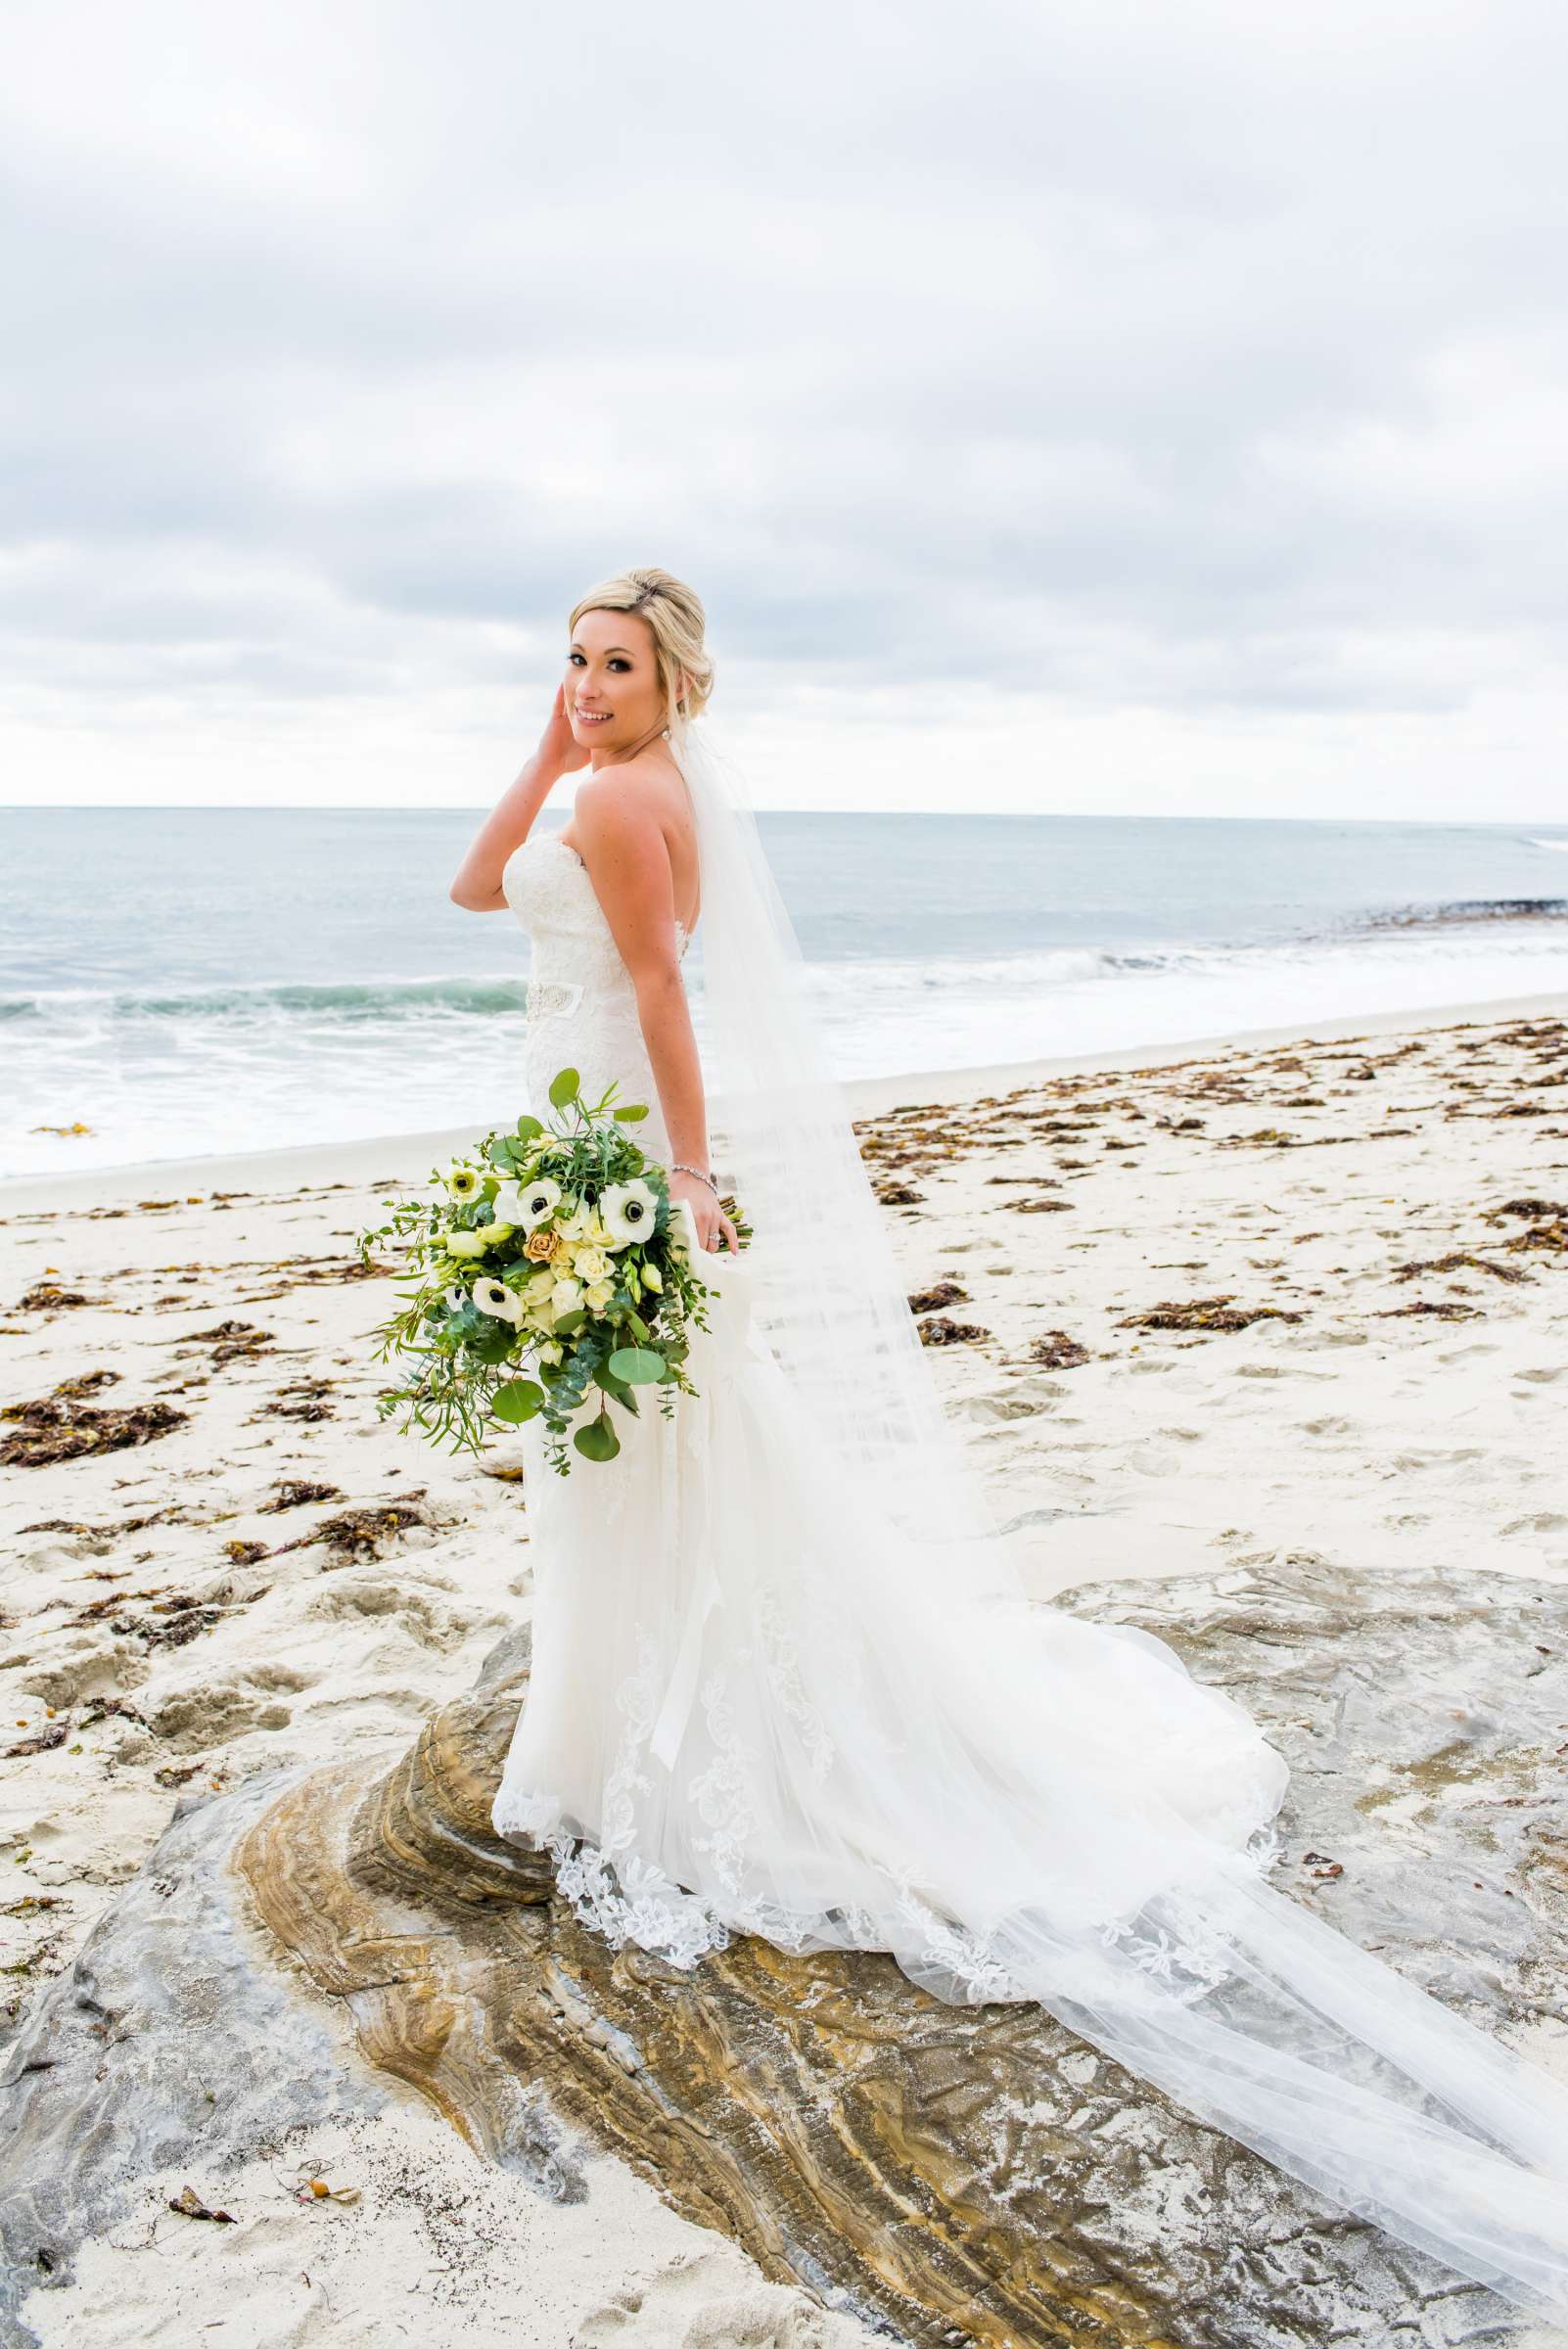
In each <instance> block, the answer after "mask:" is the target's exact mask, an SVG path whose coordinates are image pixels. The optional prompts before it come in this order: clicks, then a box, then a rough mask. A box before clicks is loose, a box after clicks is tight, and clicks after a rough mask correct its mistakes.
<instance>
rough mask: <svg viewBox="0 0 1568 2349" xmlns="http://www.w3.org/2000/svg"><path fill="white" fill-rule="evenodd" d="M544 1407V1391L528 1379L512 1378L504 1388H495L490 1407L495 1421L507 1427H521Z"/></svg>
mask: <svg viewBox="0 0 1568 2349" xmlns="http://www.w3.org/2000/svg"><path fill="white" fill-rule="evenodd" d="M543 1406H544V1389H543V1388H542V1387H536V1386H535V1385H534V1383H533V1381H532V1379H530V1378H514V1379H512V1380H511V1381H510V1382H509V1383H508V1384H507V1385H506V1386H504V1387H497V1388H496V1390H495V1394H494V1396H493V1398H492V1400H491V1405H490V1407H491V1409H492V1410H493V1411H494V1413H495V1416H496V1418H497V1419H504V1420H505V1421H506V1423H507V1425H508V1427H521V1426H522V1424H523V1422H524V1420H525V1419H531V1418H532V1417H533V1416H534V1414H535V1413H536V1412H537V1411H539V1410H542V1408H543Z"/></svg>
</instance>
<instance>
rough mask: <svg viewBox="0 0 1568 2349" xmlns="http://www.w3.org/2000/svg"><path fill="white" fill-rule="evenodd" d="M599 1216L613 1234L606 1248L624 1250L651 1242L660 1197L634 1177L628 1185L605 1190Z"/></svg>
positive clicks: (637, 1176) (641, 1180)
mask: <svg viewBox="0 0 1568 2349" xmlns="http://www.w3.org/2000/svg"><path fill="white" fill-rule="evenodd" d="M599 1213H600V1215H601V1216H602V1217H603V1219H604V1222H605V1228H606V1229H607V1231H608V1232H609V1234H610V1236H609V1238H608V1239H607V1240H606V1242H605V1246H606V1247H607V1248H609V1249H611V1250H615V1249H617V1248H624V1247H627V1246H628V1245H629V1244H630V1242H631V1241H633V1240H649V1239H652V1237H653V1229H654V1219H655V1217H656V1216H657V1215H658V1213H659V1196H658V1193H657V1192H656V1191H654V1190H653V1189H651V1188H650V1186H649V1185H648V1184H647V1183H646V1182H644V1181H643V1179H642V1176H641V1175H640V1174H634V1175H633V1176H632V1178H631V1180H630V1181H629V1182H612V1183H610V1184H609V1185H608V1186H607V1187H606V1189H605V1192H604V1194H603V1196H602V1198H601V1199H600V1201H599Z"/></svg>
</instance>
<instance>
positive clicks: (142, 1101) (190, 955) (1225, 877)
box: [0, 806, 1568, 1181]
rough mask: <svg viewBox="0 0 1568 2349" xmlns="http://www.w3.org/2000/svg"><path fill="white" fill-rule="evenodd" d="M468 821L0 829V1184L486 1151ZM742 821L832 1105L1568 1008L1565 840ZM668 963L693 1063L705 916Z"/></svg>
mask: <svg viewBox="0 0 1568 2349" xmlns="http://www.w3.org/2000/svg"><path fill="white" fill-rule="evenodd" d="M483 815H484V810H483V809H478V808H462V809H435V808H428V809H427V808H393V809H360V808H260V807H239V808H219V807H153V806H140V807H130V808H98V807H80V808H70V807H64V808H32V807H16V808H3V809H0V838H3V839H4V842H5V849H6V853H5V856H4V859H3V864H0V1051H3V1055H4V1067H5V1075H6V1083H5V1088H4V1101H3V1107H0V1181H8V1180H12V1181H14V1180H18V1179H21V1178H36V1177H37V1176H39V1175H41V1174H49V1173H50V1172H51V1171H52V1170H55V1169H59V1170H61V1171H67V1170H77V1169H85V1168H107V1167H115V1166H120V1165H128V1164H133V1163H140V1162H144V1161H157V1160H161V1159H167V1160H179V1159H185V1158H190V1157H202V1156H207V1155H216V1154H224V1153H229V1152H235V1151H241V1150H251V1149H265V1148H273V1147H280V1146H287V1145H290V1144H298V1143H308V1142H330V1141H340V1140H347V1139H353V1138H357V1137H359V1136H362V1135H369V1134H389V1135H391V1134H395V1133H400V1132H414V1131H423V1130H428V1129H431V1128H444V1127H452V1126H461V1125H466V1124H474V1123H480V1122H484V1121H487V1120H492V1119H493V1120H497V1121H499V1120H501V1119H505V1120H506V1121H508V1122H510V1121H511V1120H512V1119H513V1118H515V1117H516V1116H517V1114H518V1112H519V1110H520V1109H521V1108H523V1107H524V1106H530V1105H529V1104H527V1102H526V1093H525V1089H524V1085H523V1078H522V1059H523V1054H522V1037H523V1031H524V1027H525V1024H526V1011H525V1004H526V997H527V990H528V971H529V953H530V948H529V941H528V937H527V934H526V933H525V931H524V930H523V928H522V926H521V924H520V923H519V922H518V921H517V920H516V918H515V917H514V916H512V915H510V914H507V913H499V914H490V915H483V916H479V915H474V914H470V913H465V912H464V911H463V910H462V909H461V908H459V907H457V906H454V905H453V904H452V903H451V902H450V900H449V898H448V897H447V894H446V893H447V889H448V886H449V883H450V879H451V876H452V874H453V873H454V872H455V871H456V869H457V866H458V863H459V862H460V861H461V858H462V855H463V853H464V852H465V850H466V849H467V846H468V844H469V842H470V841H471V840H472V838H473V835H474V832H475V830H476V829H477V827H478V825H479V823H480V822H481V821H482V820H483ZM564 820H565V817H564V814H563V815H558V814H557V812H556V811H555V810H553V809H552V810H550V811H549V813H548V814H547V815H546V816H543V817H541V818H540V824H541V827H542V828H543V829H545V830H552V829H559V826H560V823H561V822H562V821H564ZM759 822H760V825H761V833H762V838H763V842H764V845H765V847H766V850H767V852H768V855H769V858H770V860H771V862H772V865H773V869H774V872H775V874H776V875H777V878H778V884H779V888H780V890H781V892H782V894H783V897H784V898H785V901H786V903H787V904H788V906H789V908H790V912H791V915H792V917H793V919H794V921H795V924H796V928H797V930H798V932H799V935H800V939H801V944H802V948H803V952H804V954H805V956H806V959H807V984H808V987H809V990H810V994H811V998H812V1001H813V1004H814V1007H815V1009H816V1012H817V1014H818V1016H819V1018H820V1020H821V1022H822V1027H823V1034H824V1041H825V1049H826V1053H827V1057H828V1063H829V1068H830V1072H831V1074H833V1075H835V1076H837V1077H840V1078H845V1079H858V1078H865V1077H880V1076H895V1075H899V1074H901V1073H902V1072H904V1071H906V1070H907V1071H910V1072H913V1071H915V1070H922V1071H924V1070H932V1069H963V1068H967V1067H977V1068H978V1067H985V1066H988V1065H990V1064H992V1063H995V1062H1006V1061H1020V1060H1029V1059H1036V1058H1043V1057H1051V1058H1056V1057H1069V1056H1073V1055H1076V1054H1088V1053H1098V1052H1109V1051H1114V1050H1116V1049H1118V1048H1119V1047H1122V1046H1127V1047H1132V1046H1135V1045H1143V1044H1161V1043H1166V1042H1170V1043H1179V1042H1181V1041H1183V1040H1186V1039H1190V1038H1195V1037H1198V1036H1212V1035H1218V1034H1223V1033H1227V1032H1229V1031H1232V1030H1236V1029H1242V1028H1262V1027H1278V1026H1286V1025H1290V1024H1292V1023H1296V1022H1299V1023H1300V1024H1301V1026H1302V1027H1303V1028H1304V1029H1306V1028H1309V1027H1311V1025H1312V1024H1313V1023H1314V1021H1319V1020H1328V1019H1339V1018H1343V1017H1346V1016H1356V1015H1360V1014H1362V1013H1379V1012H1399V1011H1407V1010H1408V1011H1412V1012H1417V1011H1420V1010H1421V1009H1423V1008H1425V1007H1428V1006H1435V1005H1438V1004H1444V1003H1451V1002H1457V1001H1481V1000H1485V999H1487V998H1488V997H1502V996H1506V995H1513V994H1528V993H1536V992H1547V991H1551V990H1559V989H1561V990H1568V861H1565V859H1568V825H1564V826H1553V825H1542V824H1539V823H1531V822H1520V823H1488V824H1475V823H1453V822H1444V823H1432V824H1412V823H1384V822H1377V821H1369V820H1368V821H1354V822H1353V821H1346V820H1342V819H1334V820H1317V819H1313V818H1286V817H1225V816H1212V817H1209V816H1103V817H1102V816H1078V815H1010V814H1008V815H1004V814H974V815H971V814H959V813H951V814H947V813H944V814H940V815H929V814H918V815H916V814H869V813H860V812H845V813H838V812H835V813H829V814H820V813H815V812H811V813H797V812H794V811H783V810H765V811H763V812H762V813H761V815H760V817H759ZM686 968H687V973H688V979H689V984H690V990H691V998H692V1013H693V1022H694V1025H695V1027H696V1031H697V1036H698V1041H699V1044H702V1043H703V1041H704V1018H703V983H702V925H701V922H699V924H698V928H697V934H696V938H695V940H694V941H693V944H692V946H691V949H690V951H689V953H688V955H687V959H686ZM72 1128H87V1129H88V1130H86V1131H80V1130H71V1129H72ZM62 1129H65V1130H62Z"/></svg>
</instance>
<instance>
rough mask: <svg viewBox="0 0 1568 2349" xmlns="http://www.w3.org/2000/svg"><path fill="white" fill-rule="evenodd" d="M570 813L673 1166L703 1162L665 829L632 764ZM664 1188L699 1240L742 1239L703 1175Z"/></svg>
mask: <svg viewBox="0 0 1568 2349" xmlns="http://www.w3.org/2000/svg"><path fill="white" fill-rule="evenodd" d="M572 820H573V822H574V824H575V825H576V833H577V840H578V842H579V844H580V848H581V852H582V859H583V862H584V864H585V865H586V866H587V868H588V878H589V879H590V880H591V881H592V883H593V887H594V893H595V895H596V896H597V898H598V899H599V903H600V906H601V907H602V909H603V912H604V917H605V920H606V921H607V922H608V923H609V925H610V930H611V934H612V936H613V937H614V939H615V942H616V944H617V946H618V947H619V948H620V951H621V958H622V960H623V963H624V964H625V966H626V970H627V972H628V974H629V976H630V979H631V983H632V986H633V988H634V989H635V990H636V996H637V1018H638V1022H639V1025H640V1026H641V1029H642V1038H643V1042H644V1043H645V1044H646V1045H647V1047H648V1064H649V1066H650V1068H651V1069H652V1070H653V1076H654V1083H655V1084H656V1086H657V1087H658V1091H659V1107H660V1109H661V1111H662V1112H663V1114H664V1121H665V1130H666V1132H667V1133H668V1134H669V1158H670V1164H671V1166H673V1165H674V1164H675V1163H676V1161H677V1160H678V1161H680V1162H682V1163H684V1164H685V1165H686V1166H688V1167H702V1168H706V1167H707V1166H708V1164H709V1159H708V1105H707V1100H706V1097H705V1094H704V1090H703V1071H702V1061H701V1059H700V1057H699V1055H698V1051H697V1037H696V1035H695V1033H694V1031H693V1028H692V1024H691V1005H690V1003H689V1002H688V1001H687V999H686V990H685V986H684V983H683V981H682V978H681V971H680V951H679V944H678V941H677V936H676V927H675V890H674V875H673V872H672V870H671V867H670V861H669V848H668V846H667V844H666V841H665V835H664V828H663V826H662V824H661V823H660V820H659V816H658V813H657V811H656V809H655V807H654V806H653V805H652V803H651V801H650V798H649V795H648V793H647V792H646V790H642V789H639V788H638V783H637V779H636V776H635V774H634V772H633V768H632V763H631V762H629V761H628V762H627V764H625V765H623V766H616V767H611V768H606V769H605V770H604V772H603V773H602V774H601V775H595V776H594V777H593V778H592V780H591V781H589V782H587V783H584V784H583V785H581V787H580V788H579V790H578V792H577V797H576V807H575V809H574V812H573V818H572ZM669 1189H670V1196H671V1198H685V1199H688V1200H689V1201H690V1203H691V1209H692V1215H693V1218H694V1220H695V1221H696V1225H697V1234H698V1238H699V1240H700V1241H701V1242H702V1244H703V1245H704V1246H705V1247H706V1246H707V1245H708V1244H709V1240H710V1236H711V1235H713V1234H715V1233H716V1234H717V1235H718V1236H719V1238H720V1239H721V1240H722V1242H723V1244H724V1245H726V1246H728V1247H729V1248H730V1249H732V1250H733V1249H736V1248H737V1247H738V1246H739V1240H738V1237H737V1234H736V1231H735V1226H734V1224H733V1223H732V1222H731V1221H730V1220H729V1218H728V1217H727V1216H726V1215H725V1214H724V1213H723V1211H722V1209H721V1208H720V1207H719V1206H718V1203H717V1201H716V1199H715V1196H714V1193H713V1192H712V1190H710V1188H709V1187H708V1185H707V1184H706V1183H705V1182H702V1181H699V1180H698V1179H697V1178H696V1177H695V1176H693V1175H690V1174H671V1176H670V1182H669Z"/></svg>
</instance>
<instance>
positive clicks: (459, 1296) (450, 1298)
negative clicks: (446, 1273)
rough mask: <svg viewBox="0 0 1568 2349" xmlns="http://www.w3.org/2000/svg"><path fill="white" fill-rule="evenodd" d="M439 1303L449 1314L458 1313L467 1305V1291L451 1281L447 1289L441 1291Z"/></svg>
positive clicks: (458, 1283) (456, 1282)
mask: <svg viewBox="0 0 1568 2349" xmlns="http://www.w3.org/2000/svg"><path fill="white" fill-rule="evenodd" d="M441 1303H442V1305H444V1306H445V1308H446V1310H447V1312H448V1313H461V1312H462V1310H463V1308H464V1306H465V1305H467V1303H468V1291H467V1289H465V1288H464V1287H463V1286H462V1285H461V1283H460V1282H458V1281H453V1283H452V1285H451V1287H450V1288H449V1289H443V1290H442V1291H441Z"/></svg>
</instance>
